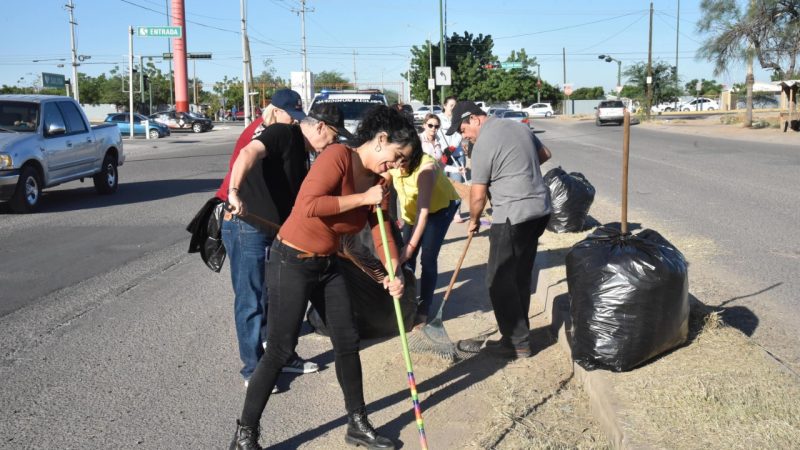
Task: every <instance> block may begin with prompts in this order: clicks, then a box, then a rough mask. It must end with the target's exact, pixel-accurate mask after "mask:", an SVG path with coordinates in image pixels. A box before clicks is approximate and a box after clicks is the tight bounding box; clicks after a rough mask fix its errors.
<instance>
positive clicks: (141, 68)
mask: <svg viewBox="0 0 800 450" xmlns="http://www.w3.org/2000/svg"><path fill="white" fill-rule="evenodd" d="M139 97H140V98H141V99H142V106H144V57H143V56H142V55H139Z"/></svg>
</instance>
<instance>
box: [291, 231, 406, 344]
mask: <svg viewBox="0 0 800 450" xmlns="http://www.w3.org/2000/svg"><path fill="white" fill-rule="evenodd" d="M393 232H394V237H395V242H402V240H401V237H400V234H399V230H397V229H396V228H395V227H394V226H393ZM339 263H340V265H339V269H340V271H341V273H342V275H343V276H344V278H345V280H346V282H347V289H348V291H349V293H350V301H351V303H352V306H353V315H354V316H355V319H356V326H357V327H358V331H359V335H360V336H361V337H362V338H365V339H369V338H381V337H390V336H397V335H398V334H399V332H398V330H397V317H396V316H395V312H394V301H393V299H392V297H391V296H390V295H389V293H388V292H387V291H386V290H385V289H384V288H383V284H382V281H383V278H384V277H386V276H387V272H386V269H385V268H384V266H383V263H381V260H380V259H378V257H377V256H376V255H375V247H374V245H373V244H372V234H371V233H370V232H369V231H368V230H364V231H362V232H361V233H359V234H358V235H355V236H344V237H342V239H341V249H340V251H339ZM403 276H404V279H405V281H404V284H405V289H404V290H403V297H402V298H401V299H400V311H401V314H402V316H403V324H404V325H405V331H407V332H408V331H411V327H412V326H413V325H414V323H413V320H414V316H415V314H416V312H417V301H416V297H417V294H416V292H417V290H416V285H417V282H416V278H415V277H414V272H413V271H411V270H410V269H404V270H403ZM324 317H325V312H324V311H317V310H316V309H315V308H314V307H313V306H312V307H311V308H310V309H309V310H308V314H307V319H308V323H309V324H310V325H311V326H312V327H313V328H314V331H316V332H317V333H318V334H322V335H324V336H328V335H329V334H328V328H327V325H326V324H325V320H324Z"/></svg>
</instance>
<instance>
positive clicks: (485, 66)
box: [483, 64, 497, 69]
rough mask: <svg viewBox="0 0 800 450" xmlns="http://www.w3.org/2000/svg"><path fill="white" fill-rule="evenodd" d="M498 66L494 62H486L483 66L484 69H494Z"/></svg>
mask: <svg viewBox="0 0 800 450" xmlns="http://www.w3.org/2000/svg"><path fill="white" fill-rule="evenodd" d="M496 67H497V66H495V65H494V64H484V65H483V68H484V69H494V68H496Z"/></svg>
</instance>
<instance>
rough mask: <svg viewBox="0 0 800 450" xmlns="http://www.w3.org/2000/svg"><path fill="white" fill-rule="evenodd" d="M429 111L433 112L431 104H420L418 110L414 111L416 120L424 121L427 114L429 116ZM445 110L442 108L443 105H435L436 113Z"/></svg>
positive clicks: (434, 110) (434, 111)
mask: <svg viewBox="0 0 800 450" xmlns="http://www.w3.org/2000/svg"><path fill="white" fill-rule="evenodd" d="M429 112H431V107H430V106H420V107H419V108H418V109H417V110H416V111H414V120H415V121H417V122H422V121H423V120H425V116H427V115H428V113H429ZM443 112H444V110H443V109H442V107H441V106H439V105H433V113H434V114H436V115H437V116H438V115H439V114H441V113H443Z"/></svg>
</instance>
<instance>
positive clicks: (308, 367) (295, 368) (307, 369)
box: [281, 353, 319, 373]
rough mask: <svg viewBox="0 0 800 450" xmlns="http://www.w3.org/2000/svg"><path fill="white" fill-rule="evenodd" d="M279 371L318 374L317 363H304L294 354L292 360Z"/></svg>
mask: <svg viewBox="0 0 800 450" xmlns="http://www.w3.org/2000/svg"><path fill="white" fill-rule="evenodd" d="M281 371H282V372H287V373H313V372H319V366H318V365H317V363H314V362H311V361H304V360H303V359H301V358H300V357H299V356H297V353H295V354H294V356H292V359H290V360H289V362H287V363H286V365H285V366H283V368H282V369H281Z"/></svg>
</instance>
